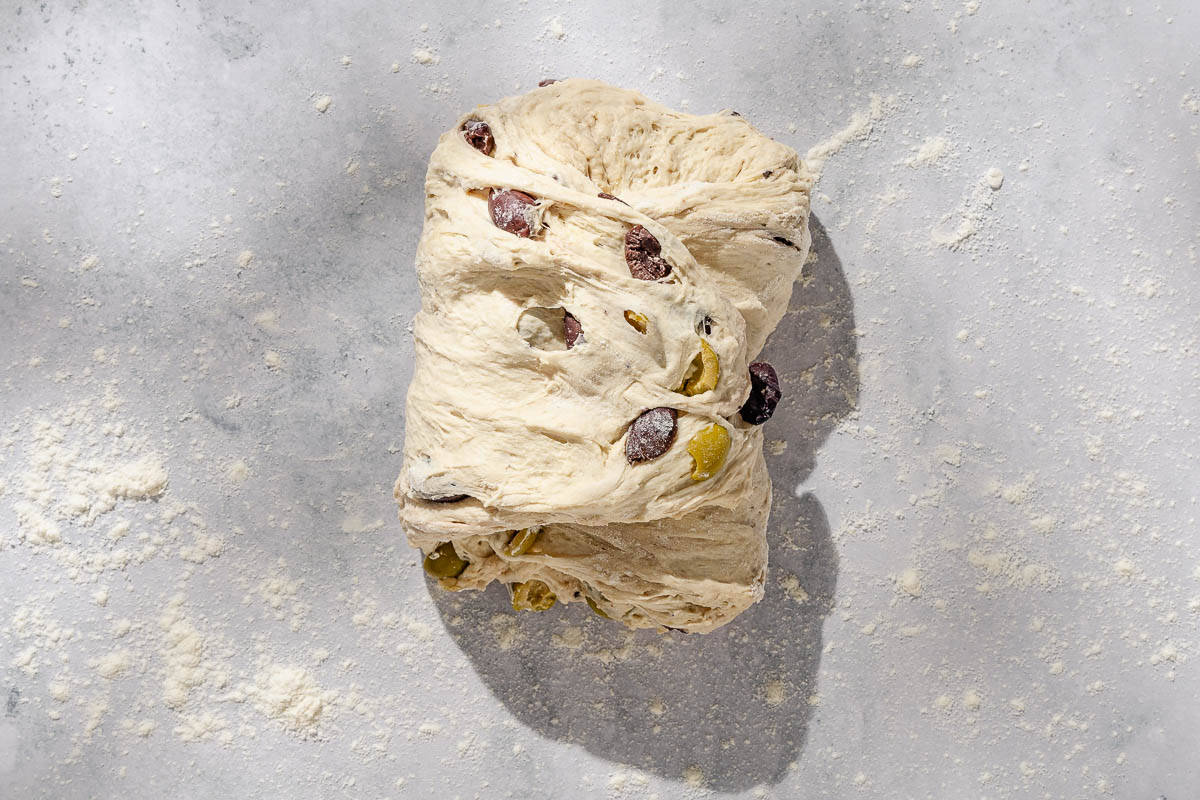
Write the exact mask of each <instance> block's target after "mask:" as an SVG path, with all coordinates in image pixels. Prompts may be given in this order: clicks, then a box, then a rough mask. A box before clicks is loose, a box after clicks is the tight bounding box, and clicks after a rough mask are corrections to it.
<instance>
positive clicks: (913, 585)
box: [896, 567, 923, 597]
mask: <svg viewBox="0 0 1200 800" xmlns="http://www.w3.org/2000/svg"><path fill="white" fill-rule="evenodd" d="M896 588H898V589H899V590H900V591H902V592H904V593H905V594H906V595H908V596H909V597H920V596H921V592H922V591H923V588H922V586H921V573H920V572H918V571H917V570H916V569H915V568H913V567H909V568H908V569H906V570H904V571H903V572H901V573H900V574H899V575H898V576H897V577H896Z"/></svg>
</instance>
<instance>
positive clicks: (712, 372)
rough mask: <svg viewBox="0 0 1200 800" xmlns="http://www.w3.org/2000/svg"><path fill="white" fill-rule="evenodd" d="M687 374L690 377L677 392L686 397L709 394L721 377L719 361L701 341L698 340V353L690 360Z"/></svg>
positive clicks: (713, 351) (715, 354)
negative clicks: (690, 363) (690, 364)
mask: <svg viewBox="0 0 1200 800" xmlns="http://www.w3.org/2000/svg"><path fill="white" fill-rule="evenodd" d="M688 374H689V375H690V377H688V378H687V379H686V380H684V382H683V386H680V387H679V389H678V390H677V391H680V392H682V393H683V394H686V395H687V396H688V397H694V396H695V395H698V394H703V393H704V392H711V391H712V390H713V389H715V388H717V381H718V380H719V379H720V377H721V359H720V358H718V357H717V353H716V351H715V350H713V349H712V348H711V347H709V346H708V342H706V341H704V340H703V339H701V340H700V352H699V353H697V354H696V357H695V358H694V359H692V366H691V369H689V370H688Z"/></svg>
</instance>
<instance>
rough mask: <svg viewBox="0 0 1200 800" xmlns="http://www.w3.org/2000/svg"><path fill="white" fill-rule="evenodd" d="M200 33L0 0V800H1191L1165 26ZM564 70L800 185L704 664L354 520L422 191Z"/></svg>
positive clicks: (527, 12) (1172, 108) (444, 10)
mask: <svg viewBox="0 0 1200 800" xmlns="http://www.w3.org/2000/svg"><path fill="white" fill-rule="evenodd" d="M202 5H203V7H202V8H193V7H192V4H189V3H183V4H178V5H174V4H171V5H169V4H163V3H152V2H145V3H132V2H112V3H101V2H90V3H87V2H79V3H45V4H37V3H25V2H21V0H10V1H9V2H8V3H6V4H4V5H3V8H0V40H2V41H3V51H2V54H0V154H2V156H3V164H4V177H3V179H2V180H0V209H2V216H0V245H2V248H0V343H2V344H0V409H2V410H3V415H2V418H0V421H2V422H3V427H2V428H0V587H3V590H2V591H0V692H2V694H3V697H4V698H5V703H4V710H3V712H0V796H3V797H14V798H16V797H56V798H57V797H114V796H127V797H162V796H172V797H197V798H199V797H205V798H208V797H301V796H304V797H340V796H345V797H369V798H382V797H396V798H399V797H421V798H424V797H447V798H451V797H461V798H476V797H478V798H492V797H498V798H502V797H515V798H521V800H528V799H529V798H561V797H573V798H593V797H594V798H612V797H629V798H653V797H657V798H673V797H702V796H710V795H711V796H723V795H735V796H740V797H747V798H758V797H772V798H775V797H777V798H794V797H812V798H826V797H842V796H848V797H864V798H871V797H880V798H896V797H914V798H918V797H919V798H943V797H955V798H960V797H981V798H982V797H986V798H1026V797H1029V798H1034V797H1038V798H1041V797H1047V798H1060V797H1061V798H1082V797H1106V796H1111V797H1116V798H1158V797H1167V798H1172V800H1178V799H1179V798H1186V797H1195V796H1197V795H1198V794H1200V771H1198V768H1197V765H1196V760H1195V753H1196V752H1198V751H1200V710H1198V709H1200V697H1198V694H1200V672H1198V667H1197V664H1198V663H1200V662H1197V661H1196V658H1197V656H1198V655H1200V636H1198V634H1197V629H1198V625H1200V533H1198V530H1197V520H1196V518H1197V513H1198V512H1197V486H1198V485H1200V462H1198V460H1197V456H1198V452H1200V266H1198V252H1197V251H1198V249H1200V224H1198V220H1200V74H1198V72H1200V65H1198V64H1197V63H1196V44H1195V43H1196V41H1197V39H1198V37H1200V6H1197V5H1196V4H1195V3H1191V2H1186V0H1164V2H1160V3H1157V4H1154V5H1151V4H1144V3H1135V4H1128V7H1127V4H1126V3H1112V2H1107V1H1106V0H1100V1H1099V2H1092V3H1086V4H1081V3H1053V4H1051V3H1028V2H1016V0H1012V1H1011V2H1001V0H979V1H977V2H976V1H974V0H972V1H971V2H966V3H958V2H943V3H933V4H926V3H921V2H911V3H903V2H884V3H859V4H849V3H839V4H830V5H829V7H828V8H824V9H819V8H814V7H810V4H808V3H786V2H777V3H763V4H748V3H702V4H695V5H693V4H684V3H672V4H662V5H658V4H654V3H633V2H615V3H605V4H599V3H596V4H587V3H581V2H575V3H564V4H561V5H556V6H551V5H544V4H538V3H533V2H516V3H512V2H497V3H486V4H485V3H481V2H469V3H461V4H440V3H433V2H423V3H407V4H404V5H403V6H401V5H396V6H394V7H388V6H387V4H380V3H368V2H359V3H351V2H336V3H313V4H295V3H273V2H244V3H238V2H215V3H207V4H202ZM452 8H453V10H452ZM570 75H586V76H592V77H598V78H602V79H604V80H607V81H609V82H611V83H614V84H618V85H623V86H628V87H632V88H637V89H639V90H641V91H643V92H645V93H646V94H648V95H649V96H651V97H653V98H655V99H658V100H660V101H662V102H664V103H666V104H668V105H671V106H675V107H681V108H685V109H687V110H689V111H693V112H698V113H700V112H708V111H714V110H717V109H721V108H733V109H736V110H738V111H739V112H741V113H742V114H743V115H745V116H746V117H747V118H748V119H750V120H751V121H752V122H753V123H754V124H755V125H756V126H758V127H759V129H760V130H762V131H763V132H765V133H767V134H768V135H771V136H773V137H775V138H777V139H779V140H781V141H783V142H786V143H787V144H789V145H792V146H793V147H795V148H797V149H798V150H799V151H800V152H801V153H804V152H806V151H808V150H809V148H811V147H814V146H819V147H818V149H817V150H816V151H814V152H813V155H818V154H820V155H821V156H822V157H824V159H825V160H824V163H823V170H822V172H823V174H822V177H821V181H820V184H819V186H818V187H817V190H816V192H815V195H814V202H813V214H814V218H813V228H814V233H815V237H814V238H815V252H816V255H815V258H814V260H813V262H812V263H811V264H810V269H809V271H808V273H806V276H805V277H804V278H803V279H802V281H801V282H799V283H798V284H797V287H796V290H795V293H794V295H793V298H792V306H791V311H790V312H789V314H788V315H787V316H786V317H785V319H784V321H783V323H782V324H781V325H780V327H779V329H778V330H777V331H776V332H775V334H774V336H773V337H772V339H771V340H770V343H769V344H768V347H767V351H766V356H767V358H768V360H771V361H773V362H774V363H775V364H776V366H777V367H779V369H780V372H781V373H782V375H783V380H784V390H785V393H786V398H785V401H784V403H783V404H782V405H781V408H780V411H779V413H777V414H776V416H775V418H774V419H773V420H772V421H771V422H770V423H769V424H768V426H767V429H766V433H767V438H768V439H769V440H771V444H770V447H769V450H770V453H769V455H768V462H769V464H770V467H771V474H772V478H773V481H774V486H775V502H774V506H773V514H772V521H771V525H770V532H769V535H770V539H771V574H770V577H769V580H768V589H767V593H766V597H765V599H764V600H763V601H762V603H760V604H759V605H758V606H756V607H755V608H754V609H752V610H751V611H749V612H747V613H746V614H745V615H743V616H742V617H739V618H738V619H737V620H736V621H735V622H734V623H732V624H730V625H729V626H727V627H726V628H723V629H721V630H720V631H718V632H716V633H714V634H713V635H710V636H707V637H700V636H690V637H689V636H680V635H660V634H656V633H652V632H641V633H638V634H632V633H628V632H625V631H624V630H622V629H619V628H617V627H615V626H612V625H610V624H607V623H605V622H604V621H603V620H600V619H597V618H594V617H592V616H590V615H588V614H586V613H583V612H581V611H580V610H579V607H578V606H572V607H571V608H567V609H563V608H556V609H553V610H552V611H550V612H547V613H545V614H539V615H533V614H526V615H522V616H517V615H514V614H513V613H512V612H510V611H508V610H507V609H506V604H507V595H506V594H505V592H504V590H503V589H502V588H499V587H493V588H492V590H490V591H488V592H485V593H481V594H471V595H468V594H461V595H448V594H443V593H440V592H438V591H436V590H431V589H430V588H428V587H427V584H426V581H425V579H424V577H423V574H422V572H421V569H420V565H419V563H418V559H417V558H416V555H415V554H414V552H413V551H411V550H410V549H409V548H407V547H406V545H405V544H404V541H403V538H402V534H401V531H400V530H399V528H398V525H397V523H396V520H395V512H394V506H393V501H392V498H391V484H392V481H393V479H394V477H395V475H396V473H397V472H398V470H399V466H400V463H399V446H400V444H401V442H402V439H403V397H404V391H405V387H406V386H407V383H408V379H409V376H410V372H411V358H412V353H411V342H410V338H409V335H408V331H407V325H408V322H409V320H410V319H411V317H412V315H413V314H414V312H415V311H416V308H417V292H416V282H415V276H414V273H413V270H412V261H413V253H414V247H415V243H416V239H417V236H418V234H419V229H420V225H421V219H422V200H423V198H422V187H421V181H422V177H423V173H424V165H425V161H426V159H427V157H428V154H429V152H430V151H431V150H432V148H433V145H434V142H435V140H436V138H437V136H438V135H439V133H440V132H441V131H442V130H444V129H445V128H446V127H447V126H449V125H450V124H452V122H453V121H454V120H455V118H456V117H457V115H458V114H459V113H460V112H461V111H463V110H464V109H467V108H469V107H471V106H472V105H474V104H476V103H483V102H491V101H493V100H496V99H498V98H500V97H502V96H504V95H507V94H512V93H515V92H521V91H526V90H528V89H529V88H532V87H533V86H534V85H536V83H537V81H538V80H539V79H541V78H544V77H554V76H570ZM455 390H466V389H465V388H464V387H448V391H455Z"/></svg>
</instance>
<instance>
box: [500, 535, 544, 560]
mask: <svg viewBox="0 0 1200 800" xmlns="http://www.w3.org/2000/svg"><path fill="white" fill-rule="evenodd" d="M537 538H538V530H537V529H536V528H522V529H521V530H519V531H517V532H516V533H514V534H513V537H512V538H511V539H509V540H508V545H507V546H506V547H505V548H504V554H505V555H508V556H514V557H515V556H523V555H525V554H526V553H527V552H529V548H531V547H533V543H534V542H536V541H537Z"/></svg>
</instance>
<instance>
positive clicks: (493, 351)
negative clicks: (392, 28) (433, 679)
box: [395, 79, 812, 632]
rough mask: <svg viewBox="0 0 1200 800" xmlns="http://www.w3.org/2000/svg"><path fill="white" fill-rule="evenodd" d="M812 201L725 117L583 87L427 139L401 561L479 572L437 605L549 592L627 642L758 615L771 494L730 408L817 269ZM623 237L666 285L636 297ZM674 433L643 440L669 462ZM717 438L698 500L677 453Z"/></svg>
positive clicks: (501, 109)
mask: <svg viewBox="0 0 1200 800" xmlns="http://www.w3.org/2000/svg"><path fill="white" fill-rule="evenodd" d="M479 121H482V122H483V123H486V126H485V128H486V132H487V134H489V135H485V133H484V132H485V128H481V127H480V126H479V124H478V122H479ZM467 134H470V135H467ZM485 150H490V152H485ZM811 186H812V178H811V176H810V173H809V172H808V170H807V169H806V167H805V165H804V163H803V162H802V161H801V159H800V157H799V156H798V155H797V153H796V152H795V151H794V150H792V149H791V148H789V147H787V146H785V145H782V144H779V143H778V142H774V141H772V140H771V139H769V138H767V137H766V136H763V135H762V134H761V133H759V132H758V131H756V130H755V129H754V128H753V127H752V126H751V125H750V124H749V123H748V122H747V121H746V120H745V119H744V118H742V117H740V116H738V115H736V114H733V113H730V112H723V113H719V114H712V115H707V116H693V115H689V114H683V113H679V112H676V111H672V110H670V109H667V108H665V107H663V106H660V105H658V104H657V103H654V102H652V101H650V100H648V99H646V98H645V97H643V96H642V95H640V94H638V93H636V92H633V91H627V90H623V89H618V88H615V87H612V86H609V85H607V84H604V83H601V82H598V81H592V80H583V79H570V80H565V81H560V82H557V83H553V84H550V85H549V86H546V87H544V88H538V89H535V90H533V91H531V92H529V93H528V94H525V95H522V96H518V97H511V98H506V99H504V100H501V101H500V102H499V103H496V104H494V105H488V106H480V107H478V108H476V109H475V110H474V111H473V112H471V113H470V114H468V115H465V116H464V117H462V118H461V119H460V120H459V122H458V124H456V125H455V126H454V128H453V129H452V130H451V131H449V132H447V133H445V134H444V135H443V136H442V137H441V139H440V140H439V142H438V145H437V148H436V149H435V150H434V153H433V155H432V157H431V158H430V162H429V169H428V173H427V176H426V181H425V191H426V203H425V221H424V229H423V231H422V234H421V240H420V244H419V246H418V250H417V259H416V266H417V273H418V278H419V282H420V289H421V310H420V311H419V313H418V314H417V316H416V318H415V320H414V323H413V337H414V347H415V354H416V366H415V372H414V375H413V380H412V384H411V386H410V388H409V391H408V400H407V410H406V416H405V421H406V434H405V442H404V464H403V468H402V471H401V474H400V477H399V479H398V480H397V482H396V487H395V496H396V499H397V501H398V502H399V505H400V519H401V521H402V524H403V526H404V529H405V531H406V533H407V535H408V539H409V542H410V543H411V544H412V545H413V546H414V547H418V548H420V549H421V550H422V552H423V553H425V554H426V555H428V554H430V553H432V552H433V551H434V550H435V549H437V548H438V546H439V545H441V544H442V543H445V542H450V543H452V546H453V548H454V553H456V554H457V556H458V557H459V558H461V559H462V560H464V561H466V562H467V566H466V568H465V570H463V571H462V572H461V574H458V575H457V576H453V577H445V576H440V577H439V581H440V583H441V585H442V587H443V588H446V589H452V590H459V589H480V588H483V587H484V586H486V585H487V584H488V583H490V582H492V581H499V582H502V583H505V584H509V585H510V586H513V585H516V584H523V583H525V582H528V581H540V582H542V583H544V584H545V585H546V586H548V587H549V588H550V590H551V591H552V592H553V594H554V596H555V597H556V598H557V600H558V602H560V603H576V602H578V603H581V604H582V603H584V602H585V601H586V602H587V603H588V605H591V606H592V607H593V609H595V610H598V611H599V612H602V613H603V615H605V616H608V617H611V618H612V619H614V620H620V621H621V622H623V623H624V624H626V625H628V626H629V627H633V628H640V627H669V628H675V629H682V630H686V631H695V632H708V631H711V630H713V629H714V628H717V627H719V626H720V625H723V624H724V623H726V622H728V621H729V620H730V619H732V618H733V617H734V616H736V615H737V614H738V613H740V612H741V611H743V610H745V609H746V608H748V607H749V606H751V605H752V604H753V603H755V602H756V601H757V600H758V599H759V598H760V597H761V596H762V592H763V582H764V578H765V574H766V562H767V546H766V523H767V515H768V512H769V510H770V504H771V483H770V478H769V476H768V474H767V469H766V463H765V460H764V457H763V434H762V427H761V426H759V425H751V424H749V423H747V422H746V421H744V420H743V419H742V418H741V416H739V409H741V408H742V406H743V404H744V403H746V401H747V397H748V396H749V395H750V392H751V381H750V375H749V372H748V368H749V365H750V363H751V362H752V361H753V360H754V358H755V356H757V354H758V353H759V351H760V350H761V349H762V347H763V344H764V342H765V341H766V338H767V336H768V334H769V333H770V332H771V331H772V330H773V329H774V327H775V325H776V324H777V323H778V322H779V320H780V318H781V317H782V315H783V314H784V312H785V311H786V310H787V306H788V301H789V298H790V296H791V292H792V285H793V282H794V281H795V280H796V279H797V278H798V277H799V275H800V272H801V268H802V266H803V264H804V261H805V258H806V256H807V253H808V249H809V244H810V238H809V233H808V209H809V193H810V189H811ZM506 190H515V192H507V193H506V194H505V195H500V193H502V192H506ZM521 193H523V195H524V196H522V195H521ZM601 193H605V194H608V195H613V196H614V197H615V198H619V199H609V198H606V197H602V196H600V194H601ZM524 197H528V198H532V200H533V201H534V204H533V205H524V204H525V203H526V202H527V201H526V200H525V199H524ZM489 198H491V199H492V203H491V206H492V207H491V208H489ZM502 226H503V227H502ZM636 226H642V227H643V228H644V229H645V230H646V231H648V232H649V234H650V235H651V236H652V237H653V239H656V240H657V242H658V244H659V245H660V246H661V258H662V259H663V260H665V262H666V263H667V264H668V265H669V267H670V271H669V273H667V274H666V275H665V276H664V277H660V278H658V279H653V278H650V279H647V278H641V279H639V278H638V277H635V275H636V274H637V273H636V272H635V271H634V266H633V263H634V262H633V261H631V260H627V256H628V258H630V259H632V258H635V257H636V258H641V259H643V262H642V263H643V264H644V263H645V261H644V260H645V259H646V258H648V257H649V256H647V255H646V251H645V247H646V244H645V243H646V241H647V239H646V237H645V236H644V235H643V234H641V233H638V232H635V233H634V234H633V236H632V238H631V239H630V241H632V242H633V244H632V245H627V236H628V235H629V234H630V231H631V230H633V229H634V228H635V227H636ZM514 230H517V231H520V233H514V232H513V231H514ZM525 232H528V235H526V233H525ZM639 237H640V238H639ZM629 247H634V248H635V249H636V248H641V249H640V250H638V252H637V253H633V255H629V253H630V252H631V251H630V250H629ZM649 247H651V248H652V247H653V243H652V242H651V243H650V245H649ZM655 263H659V262H655ZM626 312H631V313H632V315H633V316H631V315H630V314H629V313H626ZM568 317H569V318H570V319H569V318H568ZM572 319H573V321H572ZM639 321H640V323H639ZM639 328H644V332H643V331H642V330H640V329H639ZM702 342H703V343H704V345H706V349H707V350H709V351H711V353H706V354H705V355H706V357H705V358H704V359H701V353H702V349H704V348H703V347H702ZM713 355H715V363H716V364H717V365H718V369H719V375H717V377H716V378H715V387H712V388H708V387H709V386H710V385H711V384H710V382H707V377H710V376H709V374H708V373H707V370H708V369H709V368H710V366H711V363H710V362H711V361H712V359H711V358H710V357H711V356H713ZM702 362H703V364H704V368H705V375H701V370H700V366H701V364H702ZM685 387H688V388H687V390H686V391H685ZM660 408H664V409H674V410H675V412H676V413H675V416H676V418H677V422H676V430H675V435H674V438H673V439H672V440H671V441H670V443H669V446H667V447H666V449H665V451H663V452H662V453H661V454H660V455H657V456H654V457H650V458H642V457H641V456H644V455H645V454H646V453H648V452H653V450H654V448H653V447H641V446H637V445H638V443H635V445H634V446H631V445H630V443H629V442H628V441H627V439H628V437H629V435H630V430H631V426H632V425H633V423H634V421H635V420H637V419H638V418H639V416H640V415H642V414H643V412H646V411H647V410H649V409H660ZM771 408H772V409H773V408H774V405H773V401H772V405H771ZM768 416H769V414H768ZM669 420H670V415H669V412H658V413H657V415H652V416H651V417H649V418H648V419H647V420H644V421H643V424H641V425H640V426H639V427H640V428H641V429H644V430H646V431H649V433H650V434H652V435H654V436H656V437H658V438H657V439H656V442H657V443H658V444H661V440H662V439H665V438H666V436H665V434H667V433H668V431H667V430H666V428H665V426H668V425H669V424H670V422H669ZM714 424H715V425H718V426H720V427H722V428H724V429H725V432H726V433H727V434H728V437H725V436H724V434H721V432H720V431H715V432H714V431H711V430H708V431H707V432H706V433H704V434H703V436H702V437H701V441H702V442H703V443H704V446H698V445H695V444H693V445H692V447H693V448H698V449H694V450H693V452H699V453H704V454H706V456H707V455H708V454H711V453H716V454H717V455H716V456H714V458H717V457H718V456H719V451H720V449H721V447H723V446H724V445H725V440H726V438H727V440H728V441H727V445H728V449H727V452H726V454H725V455H724V460H723V462H721V463H719V464H718V465H717V467H716V468H715V469H713V470H711V477H708V478H707V479H698V478H695V477H694V474H710V473H709V472H708V471H705V470H700V469H698V468H697V465H696V461H695V458H694V456H693V454H692V452H689V443H693V442H694V440H695V439H696V437H697V434H701V432H702V431H706V429H709V428H711V426H713V425H714ZM714 433H715V434H721V435H720V436H719V437H717V436H714ZM627 448H630V452H636V453H637V454H638V456H639V460H636V461H635V460H633V457H632V456H630V457H627ZM718 460H719V459H718ZM710 466H711V465H710ZM526 529H531V530H530V534H527V535H525V536H524V537H523V542H522V546H521V547H515V546H513V540H514V536H515V534H516V533H517V532H518V531H524V530H526ZM532 534H535V535H532ZM452 555H453V554H452ZM427 563H428V562H427ZM442 563H443V565H445V564H447V563H450V560H447V561H443V562H442ZM453 563H454V564H457V563H458V562H457V561H454V562H453ZM443 572H445V569H443Z"/></svg>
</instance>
